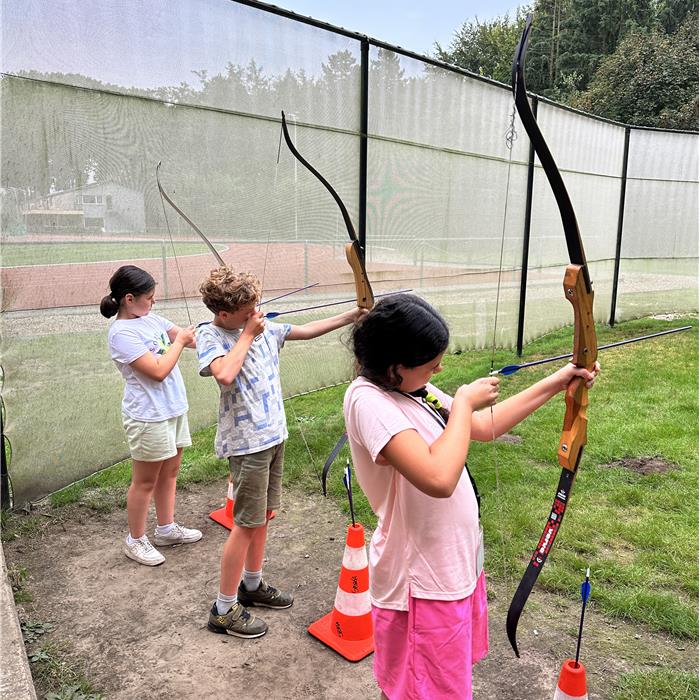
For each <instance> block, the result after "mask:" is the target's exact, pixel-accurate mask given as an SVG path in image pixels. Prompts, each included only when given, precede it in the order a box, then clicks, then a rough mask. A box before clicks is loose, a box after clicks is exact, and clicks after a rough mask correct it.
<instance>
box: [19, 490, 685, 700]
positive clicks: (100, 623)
mask: <svg viewBox="0 0 700 700" xmlns="http://www.w3.org/2000/svg"><path fill="white" fill-rule="evenodd" d="M225 488H226V487H225V483H220V484H208V485H197V486H194V487H189V488H188V489H187V490H185V491H181V492H179V494H178V502H177V518H178V520H179V521H180V522H182V523H184V524H186V525H188V526H194V527H198V528H200V529H201V530H202V531H203V532H204V538H203V539H202V541H201V542H198V543H196V544H194V545H189V546H185V547H178V548H171V549H168V548H163V550H162V551H163V553H164V554H165V556H166V561H165V563H164V564H163V565H162V566H159V567H155V568H148V567H144V566H139V565H138V564H136V563H135V562H132V561H130V560H129V559H127V558H126V557H125V556H124V554H123V553H122V551H121V541H122V537H123V536H124V534H125V527H126V515H125V513H124V512H123V511H121V510H117V511H114V512H110V513H106V514H105V513H95V512H93V511H89V510H87V509H85V508H79V509H76V510H74V511H73V515H74V517H70V518H62V517H61V516H58V517H56V516H55V515H54V514H55V513H56V511H50V512H48V513H47V517H46V518H43V519H45V520H46V522H47V526H46V527H45V528H44V529H43V531H42V532H41V533H40V534H39V535H37V536H34V537H32V538H24V539H19V540H15V541H11V542H7V543H5V555H6V558H7V562H8V566H12V564H15V565H16V566H21V567H26V569H28V571H29V575H30V576H29V579H28V580H27V581H26V584H25V587H26V588H27V589H28V590H29V591H30V592H31V593H32V595H33V602H32V603H29V604H27V606H26V608H24V607H22V606H19V608H18V611H19V614H20V618H21V619H24V620H28V619H31V620H34V621H41V622H51V623H52V624H53V625H54V626H55V628H54V630H53V631H52V632H51V633H49V634H48V635H46V637H45V640H46V641H55V642H57V643H61V644H63V645H64V646H65V647H66V648H67V649H68V650H69V651H70V654H71V656H74V657H75V659H76V660H77V661H78V662H79V663H80V664H82V666H83V668H84V670H85V674H86V676H87V678H88V679H89V680H90V681H91V683H92V685H93V686H94V687H95V688H96V689H98V690H100V691H101V692H103V693H104V695H105V696H106V697H107V698H110V699H115V700H135V699H137V698H138V699H141V698H144V699H148V700H150V699H151V698H158V699H160V698H168V699H169V700H172V699H176V700H180V699H182V700H189V699H190V698H192V699H194V698H206V699H207V700H218V699H221V700H224V699H226V700H229V699H230V698H235V697H245V698H247V699H249V700H255V699H257V698H260V699H265V700H270V699H272V700H287V699H291V698H294V699H299V698H324V699H326V698H327V699H329V700H333V699H335V698H338V699H342V700H346V698H347V697H348V696H351V697H353V698H362V699H364V698H377V697H378V696H379V692H378V690H377V688H376V685H375V683H374V680H373V676H372V657H371V656H370V657H368V658H366V659H364V660H363V661H361V662H359V663H356V664H354V663H350V662H348V661H345V660H344V659H343V658H341V657H339V656H338V655H337V654H335V653H334V652H333V651H331V650H329V649H328V648H327V647H325V646H324V645H323V644H321V643H320V642H319V641H317V640H316V639H314V638H313V637H311V636H310V635H309V634H308V633H307V632H306V628H307V626H308V625H309V624H310V623H311V622H313V621H315V620H316V619H318V618H319V617H321V616H322V615H324V614H325V613H327V612H329V611H330V610H331V608H332V605H333V601H334V597H335V591H336V586H337V582H338V572H339V569H340V563H341V560H342V552H343V547H344V543H345V528H346V525H347V523H346V521H345V516H343V515H342V514H341V513H340V512H339V510H338V509H337V508H336V507H335V505H334V504H333V503H332V502H331V501H327V500H324V499H323V497H322V496H320V495H319V496H309V495H307V494H302V493H301V492H299V491H296V490H294V489H290V490H287V492H286V495H285V502H284V506H283V508H282V510H281V511H280V512H279V514H278V516H277V518H276V519H275V520H274V521H273V524H272V527H271V529H270V537H269V546H268V552H267V557H268V561H267V562H266V564H265V576H266V578H267V579H268V580H269V581H270V582H272V583H273V584H275V585H277V586H279V587H282V588H285V589H288V590H292V591H293V592H294V594H295V597H296V600H295V603H294V605H293V606H292V608H290V609H289V610H285V611H272V610H262V612H260V614H261V616H262V617H263V618H264V619H265V620H266V621H267V622H268V623H269V625H270V630H269V632H268V634H267V635H266V636H264V637H262V638H260V639H256V640H240V639H237V638H234V637H224V636H220V635H214V634H211V633H210V632H208V631H207V628H206V622H207V616H208V611H209V608H210V607H211V604H212V601H213V600H214V598H215V597H216V592H217V584H218V564H219V554H220V551H221V547H222V545H223V542H224V540H225V538H226V535H227V532H228V531H227V530H225V529H224V528H222V527H221V526H220V525H218V524H216V523H214V522H213V521H212V520H210V519H209V518H208V513H209V512H210V511H211V510H213V509H214V508H218V507H220V506H221V505H223V500H224V497H225ZM151 526H152V519H151V523H150V525H149V529H150V527H151ZM366 535H367V541H369V535H370V533H369V532H367V533H366ZM514 583H517V582H514ZM489 598H490V608H489V610H490V637H491V650H490V652H489V656H488V657H487V658H486V659H485V660H484V661H483V662H481V663H480V664H479V665H478V666H477V667H476V668H475V672H474V697H475V698H478V699H480V700H483V699H487V698H488V699H489V700H533V699H534V700H538V699H540V698H542V699H543V700H545V699H546V700H549V699H550V698H551V697H552V695H553V692H554V687H555V684H556V677H557V674H558V671H559V668H560V666H561V663H562V662H563V660H564V659H565V658H566V657H567V656H571V655H572V654H573V653H574V652H575V648H576V640H575V635H576V630H577V625H578V615H579V607H578V605H576V604H575V603H573V602H569V601H566V600H564V599H562V598H560V597H556V596H551V595H547V594H545V593H544V592H543V591H541V590H539V589H536V590H535V592H533V595H532V598H531V600H530V601H529V603H528V606H527V608H526V611H525V613H524V614H523V618H522V620H521V623H520V629H519V643H520V646H521V651H522V658H521V659H519V660H518V659H516V658H515V657H514V655H513V653H512V651H511V649H510V645H509V644H508V641H507V639H506V636H505V629H504V628H505V623H504V620H505V612H506V609H507V606H508V603H509V602H510V597H509V593H508V591H505V590H504V591H503V592H502V595H499V594H498V592H497V591H494V590H491V587H490V590H489ZM697 653H698V650H697V645H695V644H690V643H688V644H681V643H679V641H678V640H674V639H672V638H667V637H664V636H663V635H652V634H651V633H649V632H648V631H647V630H645V629H644V628H642V627H641V626H633V625H627V624H622V623H617V622H615V623H614V624H612V623H611V622H610V621H609V620H608V619H607V618H605V617H603V616H602V615H599V614H597V612H596V611H595V609H594V608H593V609H591V610H590V612H589V613H587V616H586V636H585V639H584V648H583V654H582V659H583V660H584V663H586V666H587V669H588V686H589V697H590V698H591V700H600V699H603V698H609V697H611V692H612V688H613V685H614V681H615V679H616V678H617V676H618V674H619V673H621V672H624V671H627V670H641V669H652V668H669V667H671V668H680V669H685V670H688V671H694V670H695V669H696V667H697Z"/></svg>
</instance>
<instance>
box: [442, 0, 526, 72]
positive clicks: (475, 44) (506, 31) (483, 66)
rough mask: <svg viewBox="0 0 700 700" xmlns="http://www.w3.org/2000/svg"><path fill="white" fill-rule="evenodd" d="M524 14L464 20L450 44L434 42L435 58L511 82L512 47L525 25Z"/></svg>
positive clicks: (519, 12) (518, 11)
mask: <svg viewBox="0 0 700 700" xmlns="http://www.w3.org/2000/svg"><path fill="white" fill-rule="evenodd" d="M524 21H525V19H524V14H523V11H521V10H520V9H518V10H517V12H516V16H515V19H514V20H511V19H510V17H509V16H508V14H505V15H504V16H503V17H496V18H495V19H493V20H491V21H489V22H480V21H479V20H478V19H477V18H475V19H474V21H473V22H465V23H464V24H463V25H462V26H461V28H460V29H459V30H458V31H456V32H455V34H454V37H453V39H452V41H451V42H450V46H449V48H447V49H443V48H442V46H440V44H439V43H438V42H436V43H435V57H436V58H438V59H439V60H441V61H445V62H446V63H452V64H453V65H455V66H460V67H462V68H465V69H466V70H468V71H471V72H472V73H477V74H478V75H483V76H486V77H489V78H493V79H494V80H499V81H500V82H502V83H510V73H511V66H512V63H513V49H514V48H515V46H516V44H517V43H518V39H519V37H520V32H521V31H522V27H523V24H524Z"/></svg>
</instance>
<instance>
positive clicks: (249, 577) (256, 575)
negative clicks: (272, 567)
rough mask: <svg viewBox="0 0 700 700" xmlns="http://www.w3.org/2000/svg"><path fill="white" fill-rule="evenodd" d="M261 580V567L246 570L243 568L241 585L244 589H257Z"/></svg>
mask: <svg viewBox="0 0 700 700" xmlns="http://www.w3.org/2000/svg"><path fill="white" fill-rule="evenodd" d="M260 581H262V569H260V571H248V570H247V569H243V581H242V583H243V585H244V586H245V589H246V591H257V590H258V586H259V585H260Z"/></svg>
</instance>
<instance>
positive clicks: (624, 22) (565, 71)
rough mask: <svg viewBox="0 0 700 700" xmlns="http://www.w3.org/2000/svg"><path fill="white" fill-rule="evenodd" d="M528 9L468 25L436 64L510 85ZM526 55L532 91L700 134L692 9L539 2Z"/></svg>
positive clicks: (640, 0) (656, 0) (682, 1)
mask: <svg viewBox="0 0 700 700" xmlns="http://www.w3.org/2000/svg"><path fill="white" fill-rule="evenodd" d="M524 12H525V11H524V10H521V9H520V8H519V9H518V11H517V13H516V17H515V19H514V20H511V19H509V17H508V15H505V16H504V17H497V18H496V19H494V20H491V21H488V22H479V21H478V20H475V21H473V22H465V23H464V24H463V25H462V27H461V28H460V29H459V30H458V31H457V32H455V35H454V38H453V40H452V42H451V44H450V46H449V48H448V49H444V48H443V47H441V46H440V45H439V44H436V45H435V55H436V57H437V58H439V59H441V60H443V61H447V62H449V63H454V64H455V65H458V66H461V67H463V68H466V69H467V70H470V71H473V72H475V73H478V74H480V75H485V76H488V77H491V78H494V79H496V80H500V81H501V82H505V83H510V80H511V77H510V71H511V62H512V59H513V51H514V49H515V46H516V45H517V42H518V39H519V38H520V32H521V31H522V26H523V22H524ZM533 13H534V18H533V24H532V31H531V34H530V41H529V45H528V52H527V66H526V74H527V85H528V89H530V90H531V91H532V92H535V93H538V94H541V95H545V96H546V97H549V98H551V99H554V100H557V101H560V102H564V103H565V104H569V105H571V106H574V107H577V108H579V109H583V110H586V111H589V112H592V113H594V114H597V115H599V116H603V117H607V118H609V119H614V120H617V121H621V122H624V123H628V124H634V125H639V126H656V127H662V128H674V129H689V130H695V129H697V121H698V96H697V95H698V67H697V56H698V38H697V37H698V26H697V3H696V2H694V1H693V0H620V1H619V2H611V3H601V2H599V1H598V0H536V2H535V4H534V9H533Z"/></svg>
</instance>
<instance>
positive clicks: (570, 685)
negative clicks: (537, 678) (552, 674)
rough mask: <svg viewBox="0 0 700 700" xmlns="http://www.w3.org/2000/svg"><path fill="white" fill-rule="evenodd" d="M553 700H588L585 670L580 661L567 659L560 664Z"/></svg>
mask: <svg viewBox="0 0 700 700" xmlns="http://www.w3.org/2000/svg"><path fill="white" fill-rule="evenodd" d="M554 700H588V686H587V684H586V669H585V667H584V665H583V664H582V663H581V662H580V661H579V662H578V663H576V661H574V660H573V659H567V660H566V661H565V662H564V663H563V664H562V667H561V673H560V674H559V682H558V683H557V689H556V691H555V692H554Z"/></svg>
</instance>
